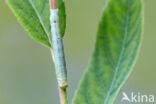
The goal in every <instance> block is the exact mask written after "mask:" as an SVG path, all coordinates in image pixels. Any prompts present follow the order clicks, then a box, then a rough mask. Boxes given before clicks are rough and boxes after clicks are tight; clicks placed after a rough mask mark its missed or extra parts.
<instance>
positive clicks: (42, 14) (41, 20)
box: [7, 0, 66, 47]
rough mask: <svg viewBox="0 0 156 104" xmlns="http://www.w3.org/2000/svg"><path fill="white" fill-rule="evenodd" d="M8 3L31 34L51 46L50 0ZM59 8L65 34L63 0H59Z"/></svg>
mask: <svg viewBox="0 0 156 104" xmlns="http://www.w3.org/2000/svg"><path fill="white" fill-rule="evenodd" d="M7 3H8V5H9V7H10V8H11V9H12V11H13V12H14V14H15V16H16V17H17V19H18V20H19V22H20V23H21V24H22V26H23V27H24V28H25V30H26V31H27V32H28V33H29V35H30V36H32V38H33V39H35V40H37V41H38V42H40V43H42V44H44V45H46V46H48V47H51V32H50V31H51V30H50V29H51V28H50V20H49V18H50V9H49V0H7ZM58 9H59V17H60V28H61V34H62V36H63V35H64V33H65V27H66V15H65V6H64V2H63V1H62V0H58Z"/></svg>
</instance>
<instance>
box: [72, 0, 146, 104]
mask: <svg viewBox="0 0 156 104" xmlns="http://www.w3.org/2000/svg"><path fill="white" fill-rule="evenodd" d="M142 22H143V13H142V1H141V0H110V1H109V3H108V5H107V8H106V9H105V12H104V14H103V17H102V21H101V22H100V25H99V30H98V34H97V41H96V46H95V51H94V55H93V58H92V61H91V64H90V66H89V68H88V70H87V72H86V73H85V75H84V77H83V79H82V80H81V83H80V87H79V89H78V90H77V92H76V95H75V97H74V99H73V104H112V103H113V102H114V99H115V97H116V96H117V94H118V92H119V90H120V88H121V86H122V85H123V83H124V82H125V80H126V79H127V77H128V75H129V74H130V72H131V70H132V69H131V68H132V66H133V65H134V63H135V60H136V56H137V54H138V50H139V46H140V43H141V33H142Z"/></svg>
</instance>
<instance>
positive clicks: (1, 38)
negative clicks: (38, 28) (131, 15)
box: [0, 0, 156, 104]
mask: <svg viewBox="0 0 156 104" xmlns="http://www.w3.org/2000/svg"><path fill="white" fill-rule="evenodd" d="M65 3H66V11H67V30H66V34H65V38H64V44H65V54H66V60H67V68H68V79H69V88H68V92H69V101H70V102H71V100H72V97H73V95H74V91H75V89H76V88H77V85H78V82H79V80H80V77H81V76H82V73H83V72H84V69H86V68H87V65H88V63H89V60H90V58H91V55H92V52H93V48H94V44H95V39H96V38H95V37H96V31H97V26H98V21H99V20H100V17H101V14H102V12H103V10H104V5H105V0H66V1H65ZM155 4H156V1H155V0H144V9H145V23H144V24H145V26H144V28H145V29H144V41H143V45H142V49H141V52H140V56H139V58H138V60H137V64H136V65H135V68H134V71H133V72H132V74H131V76H130V77H129V79H128V80H127V82H126V84H125V85H124V87H123V88H122V89H121V92H122V91H124V92H127V93H130V92H132V91H134V92H141V93H142V94H155V95H156V61H155V60H156V54H155V53H156V46H155V45H156V20H155V19H156V11H155V10H156V7H155ZM121 96H122V94H121V93H120V94H119V96H118V98H117V100H116V102H115V104H121V101H120V100H121ZM58 98H59V97H58V91H57V82H56V78H55V71H54V66H53V62H52V59H51V55H50V51H49V49H48V48H46V47H44V46H42V45H39V44H38V43H37V42H36V41H33V40H32V39H31V38H30V37H29V36H28V35H27V33H26V32H25V31H24V29H23V28H22V27H21V26H20V24H19V23H18V22H17V20H16V18H15V17H14V15H13V14H12V13H11V11H10V9H9V8H8V6H7V5H6V3H5V0H0V104H59V102H58V101H59V99H58Z"/></svg>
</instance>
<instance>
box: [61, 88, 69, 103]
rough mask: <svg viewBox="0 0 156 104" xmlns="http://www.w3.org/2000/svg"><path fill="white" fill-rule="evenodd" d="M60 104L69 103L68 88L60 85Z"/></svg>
mask: <svg viewBox="0 0 156 104" xmlns="http://www.w3.org/2000/svg"><path fill="white" fill-rule="evenodd" d="M59 95H60V104H68V101H67V90H66V88H61V87H59Z"/></svg>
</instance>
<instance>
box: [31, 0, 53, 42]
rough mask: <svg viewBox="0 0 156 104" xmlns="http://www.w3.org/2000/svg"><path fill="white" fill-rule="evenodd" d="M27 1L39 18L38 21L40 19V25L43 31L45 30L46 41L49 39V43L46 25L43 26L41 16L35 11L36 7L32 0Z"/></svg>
mask: <svg viewBox="0 0 156 104" xmlns="http://www.w3.org/2000/svg"><path fill="white" fill-rule="evenodd" d="M28 2H29V4H30V5H31V6H32V8H33V10H34V12H35V13H36V16H37V17H38V19H39V21H40V24H41V26H42V28H43V30H44V32H45V33H46V35H47V38H48V41H49V43H50V44H51V41H50V37H49V36H50V34H49V33H48V31H47V29H46V27H45V26H44V23H43V20H42V18H41V16H40V14H39V12H38V11H37V9H36V7H35V5H34V3H33V1H32V0H28Z"/></svg>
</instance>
